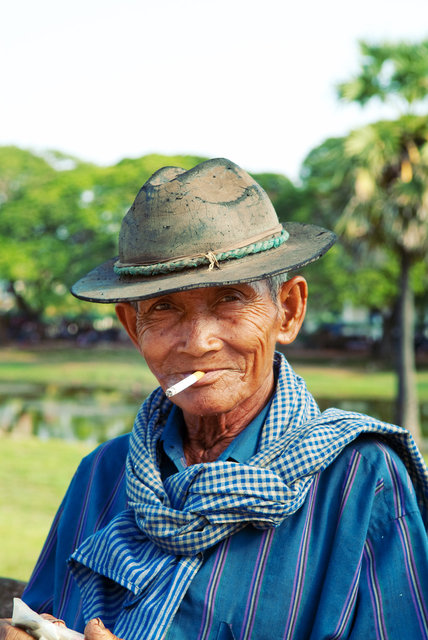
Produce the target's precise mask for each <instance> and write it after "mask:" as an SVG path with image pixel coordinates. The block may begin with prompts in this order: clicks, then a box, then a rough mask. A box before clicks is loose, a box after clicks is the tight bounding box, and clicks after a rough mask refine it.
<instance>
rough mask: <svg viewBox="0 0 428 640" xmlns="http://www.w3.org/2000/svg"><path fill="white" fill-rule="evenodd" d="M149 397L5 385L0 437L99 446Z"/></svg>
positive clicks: (427, 425) (381, 414) (357, 404)
mask: <svg viewBox="0 0 428 640" xmlns="http://www.w3.org/2000/svg"><path fill="white" fill-rule="evenodd" d="M144 399H145V397H137V396H136V395H135V393H133V394H131V393H130V394H125V393H122V392H117V391H111V390H96V391H88V390H87V389H84V388H82V389H78V388H72V389H68V390H64V389H63V388H61V389H57V388H55V387H48V388H46V387H42V386H41V385H15V384H14V385H5V384H1V385H0V434H2V433H14V434H23V435H35V436H38V437H40V438H61V439H65V440H82V441H85V442H88V443H93V444H98V443H100V442H104V441H105V440H109V439H110V438H113V437H115V436H117V435H120V434H122V433H127V432H128V431H131V429H132V425H133V423H134V418H135V415H136V413H137V411H138V408H139V407H140V404H141V403H142V402H143V401H144ZM317 401H318V403H319V406H320V409H321V410H324V409H327V408H328V407H338V408H340V409H346V410H349V411H358V412H360V413H366V414H368V415H371V416H373V417H375V418H379V419H380V420H384V421H386V422H392V421H393V412H394V406H393V403H392V402H391V401H389V400H364V399H354V400H343V399H341V400H337V399H334V398H317ZM421 421H422V432H423V436H424V438H428V403H427V402H425V403H422V404H421Z"/></svg>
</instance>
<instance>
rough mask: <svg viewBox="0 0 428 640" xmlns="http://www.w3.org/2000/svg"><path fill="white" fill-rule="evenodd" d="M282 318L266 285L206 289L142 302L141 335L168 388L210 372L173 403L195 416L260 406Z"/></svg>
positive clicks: (161, 381)
mask: <svg viewBox="0 0 428 640" xmlns="http://www.w3.org/2000/svg"><path fill="white" fill-rule="evenodd" d="M281 320H282V314H281V310H280V307H277V306H276V305H275V304H274V302H273V301H272V298H271V296H270V294H269V292H268V289H267V287H266V285H265V283H264V282H259V283H252V284H238V285H231V286H222V287H206V288H201V289H194V290H190V291H181V292H178V293H172V294H167V295H162V296H160V297H158V298H151V299H149V300H143V301H140V302H139V311H138V314H137V325H136V337H137V341H138V346H139V348H140V350H141V353H142V354H143V356H144V358H145V360H146V362H147V364H148V366H149V367H150V369H151V371H152V372H153V374H154V375H155V376H156V378H157V380H158V382H159V384H160V385H161V386H162V387H163V389H166V388H168V387H170V386H171V385H173V384H175V383H176V382H178V381H179V380H181V379H183V378H185V377H186V376H188V375H190V374H191V373H193V372H194V371H197V370H201V371H204V372H205V376H204V377H203V378H202V379H201V380H200V381H199V382H197V383H196V384H194V385H193V386H191V387H189V388H188V389H186V390H185V391H182V392H181V393H179V394H177V395H176V396H174V398H173V399H172V400H173V401H174V402H175V404H177V405H178V406H179V407H181V408H182V409H183V410H184V411H185V412H188V413H190V414H193V415H213V414H219V413H225V412H229V411H231V410H232V409H237V408H238V407H240V408H241V410H244V411H245V409H246V408H254V404H256V405H257V403H259V404H260V405H261V406H263V404H264V402H265V401H266V399H267V397H268V396H269V394H270V393H271V391H272V388H273V371H272V360H273V354H274V350H275V344H276V339H277V336H278V333H279V331H280V328H281ZM261 406H260V408H261Z"/></svg>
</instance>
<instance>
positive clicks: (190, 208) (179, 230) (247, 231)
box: [119, 158, 278, 265]
mask: <svg viewBox="0 0 428 640" xmlns="http://www.w3.org/2000/svg"><path fill="white" fill-rule="evenodd" d="M277 227H278V217H277V215H276V212H275V209H274V208H273V206H272V203H271V202H270V200H269V198H268V196H267V194H266V192H265V191H264V190H263V189H262V188H261V187H260V185H258V184H257V182H255V180H253V178H251V176H250V175H249V174H248V173H246V172H245V171H244V170H243V169H241V168H240V167H238V166H237V165H236V164H234V163H233V162H231V161H230V160H226V159H224V158H219V159H213V160H208V161H206V162H203V163H201V164H199V165H197V166H196V167H194V168H193V169H191V170H190V171H185V170H184V169H180V168H179V167H164V168H163V169H160V170H159V171H157V172H156V173H155V174H153V176H151V178H150V179H149V180H148V181H147V182H146V183H145V184H144V186H143V187H142V188H141V190H140V192H139V193H138V195H137V197H136V198H135V201H134V203H133V205H132V206H131V208H130V210H129V211H128V213H127V214H126V216H125V218H124V219H123V222H122V227H121V230H120V235H119V260H120V262H121V263H122V264H130V265H139V264H151V263H156V262H164V261H167V260H171V259H174V258H177V257H182V256H193V255H199V254H201V253H202V254H205V253H207V252H210V251H213V252H215V251H219V250H225V249H231V248H233V247H238V246H242V245H244V244H246V243H250V242H253V239H254V237H257V236H263V235H266V234H268V233H269V232H271V233H275V229H277Z"/></svg>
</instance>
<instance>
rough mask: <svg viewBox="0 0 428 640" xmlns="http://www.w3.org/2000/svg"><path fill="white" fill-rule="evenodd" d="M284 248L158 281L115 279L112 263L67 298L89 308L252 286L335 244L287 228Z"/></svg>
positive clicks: (329, 236) (320, 232)
mask: <svg viewBox="0 0 428 640" xmlns="http://www.w3.org/2000/svg"><path fill="white" fill-rule="evenodd" d="M284 228H285V229H286V230H287V231H288V233H289V238H288V240H287V242H285V243H284V244H283V245H281V246H280V247H278V248H276V249H270V250H269V251H263V252H261V253H256V254H252V255H248V256H246V257H244V258H239V259H235V260H227V261H224V262H221V263H220V268H214V269H212V270H211V271H210V270H209V269H208V267H207V266H201V267H192V268H189V269H183V270H182V271H175V272H171V273H168V274H162V275H158V276H149V277H142V276H119V275H117V274H116V273H115V272H114V270H113V265H114V263H115V262H116V260H117V258H113V259H111V260H108V261H107V262H105V263H103V264H102V265H100V266H99V267H96V268H95V269H93V270H92V271H90V272H89V273H88V274H87V275H86V276H84V277H83V278H81V279H80V280H78V281H77V282H76V283H75V284H74V285H73V286H72V288H71V293H72V294H73V295H74V296H75V297H76V298H80V299H81V300H87V301H89V302H102V303H111V302H123V301H126V300H143V299H145V298H153V297H156V296H159V295H163V294H165V293H173V292H175V291H184V290H186V289H197V288H199V287H214V286H221V285H228V284H237V283H238V282H252V281H254V280H261V279H263V278H266V277H268V276H272V275H277V274H280V273H285V272H287V271H294V270H296V269H299V268H301V267H303V266H305V265H307V264H309V263H311V262H314V260H317V259H318V258H320V257H321V256H322V255H323V254H324V253H325V252H326V251H328V249H330V247H331V246H332V245H333V244H334V242H335V240H336V235H335V234H334V233H333V232H332V231H328V230H327V229H323V228H322V227H318V226H316V225H312V224H301V223H298V222H287V223H285V224H284Z"/></svg>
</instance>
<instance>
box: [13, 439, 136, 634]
mask: <svg viewBox="0 0 428 640" xmlns="http://www.w3.org/2000/svg"><path fill="white" fill-rule="evenodd" d="M128 446H129V436H128V435H127V436H120V437H118V438H115V439H113V440H110V441H109V442H107V443H105V444H103V445H101V446H99V447H98V448H97V449H95V451H93V452H92V453H91V454H89V456H86V457H85V458H84V459H83V460H82V462H81V463H80V465H79V467H78V469H77V471H76V473H75V475H74V477H73V480H72V481H71V483H70V486H69V488H68V490H67V493H66V495H65V497H64V500H63V501H62V504H61V506H60V508H59V510H58V512H57V514H56V516H55V519H54V521H53V524H52V527H51V530H50V532H49V534H48V537H47V539H46V542H45V544H44V546H43V549H42V552H41V554H40V557H39V559H38V561H37V563H36V566H35V568H34V571H33V573H32V575H31V578H30V581H29V583H28V585H27V587H26V589H25V591H24V594H23V600H24V601H25V602H26V603H27V604H28V605H29V606H30V607H31V608H32V609H34V610H35V611H38V612H40V613H51V614H52V615H54V616H56V617H58V618H62V619H63V620H64V621H65V622H66V624H67V626H69V627H70V628H72V629H75V630H76V631H82V630H83V627H84V621H83V617H82V614H81V600H80V592H79V590H78V587H77V584H76V583H75V582H74V579H73V578H72V575H71V572H70V570H69V567H68V564H67V560H68V558H69V557H70V555H71V554H72V553H73V551H74V550H75V549H76V547H77V546H78V545H79V544H80V543H81V542H82V541H83V540H84V539H85V538H87V537H88V536H90V535H92V534H93V533H95V532H96V531H97V530H98V529H100V528H102V527H103V526H105V525H106V524H107V523H108V522H109V521H110V520H111V519H112V518H114V517H115V516H116V515H117V513H119V512H120V511H122V510H123V509H124V508H125V506H126V490H125V461H126V455H127V451H128Z"/></svg>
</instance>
